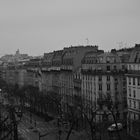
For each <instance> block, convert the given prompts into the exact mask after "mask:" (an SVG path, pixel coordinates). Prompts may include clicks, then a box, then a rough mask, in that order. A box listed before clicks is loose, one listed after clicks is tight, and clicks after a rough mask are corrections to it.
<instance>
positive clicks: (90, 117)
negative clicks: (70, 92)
mask: <svg viewBox="0 0 140 140" xmlns="http://www.w3.org/2000/svg"><path fill="white" fill-rule="evenodd" d="M0 88H3V89H4V90H6V92H7V93H9V94H8V96H13V97H14V98H15V99H16V102H17V103H18V104H20V107H21V109H22V110H23V109H25V107H27V108H29V110H30V111H32V112H34V113H37V114H38V115H41V116H43V117H45V118H46V119H48V116H49V115H48V113H49V114H52V115H53V116H57V117H58V118H59V120H58V121H59V122H63V120H65V121H68V122H69V124H70V126H69V129H68V131H67V136H66V140H69V137H70V135H71V132H72V130H73V129H75V128H78V122H79V121H81V122H80V123H83V122H85V123H86V124H87V125H86V126H87V128H86V129H87V130H88V133H89V136H90V138H91V140H94V139H95V138H96V134H97V132H99V133H100V134H101V131H100V130H101V129H100V128H99V127H100V125H99V123H98V122H97V121H96V119H97V116H99V115H101V116H102V118H103V120H105V122H106V120H107V118H108V115H111V116H112V118H113V120H114V123H115V124H116V126H117V119H116V114H115V112H116V105H115V104H114V103H113V102H112V100H111V97H110V96H105V97H104V98H102V99H101V98H99V99H98V102H97V103H92V104H91V103H89V104H86V105H85V104H84V101H83V99H82V98H81V96H77V95H75V96H74V97H73V104H71V105H70V104H69V103H67V102H62V97H61V95H59V94H58V93H57V92H54V91H50V92H48V93H45V94H44V93H43V92H40V91H39V89H38V88H36V87H33V86H26V87H22V88H19V87H18V85H14V86H11V85H7V84H6V83H5V82H4V81H3V84H1V82H0ZM64 104H65V105H66V106H67V112H65V111H64V110H63V105H64ZM104 107H106V110H104ZM89 112H90V113H89ZM101 112H102V114H100V113H101ZM65 116H67V117H65ZM66 118H67V120H66ZM103 120H101V121H103ZM117 129H118V127H117ZM117 133H118V138H119V139H121V137H120V134H119V131H117Z"/></svg>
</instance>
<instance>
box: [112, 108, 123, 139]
mask: <svg viewBox="0 0 140 140" xmlns="http://www.w3.org/2000/svg"><path fill="white" fill-rule="evenodd" d="M111 114H112V116H113V119H114V123H115V125H116V128H117V135H118V139H119V140H121V136H120V133H119V129H118V125H117V120H116V117H115V115H114V113H113V111H111Z"/></svg>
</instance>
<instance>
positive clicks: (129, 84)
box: [128, 77, 131, 85]
mask: <svg viewBox="0 0 140 140" xmlns="http://www.w3.org/2000/svg"><path fill="white" fill-rule="evenodd" d="M128 80H129V85H131V78H130V77H129V78H128Z"/></svg>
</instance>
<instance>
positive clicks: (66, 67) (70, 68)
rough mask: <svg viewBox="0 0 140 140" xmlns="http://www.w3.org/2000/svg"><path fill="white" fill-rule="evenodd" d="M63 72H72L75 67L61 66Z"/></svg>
mask: <svg viewBox="0 0 140 140" xmlns="http://www.w3.org/2000/svg"><path fill="white" fill-rule="evenodd" d="M61 70H62V71H72V70H73V66H72V65H62V66H61Z"/></svg>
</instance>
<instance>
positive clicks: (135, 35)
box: [0, 0, 140, 56]
mask: <svg viewBox="0 0 140 140" xmlns="http://www.w3.org/2000/svg"><path fill="white" fill-rule="evenodd" d="M139 4H140V2H139V1H138V0H133V1H132V0H123V1H122V0H118V1H115V0H106V1H101V0H98V1H97V0H86V1H85V0H82V1H80V0H77V1H74V0H71V1H64V0H61V1H56V0H53V1H52V0H51V1H50V0H47V1H45V0H41V1H37V0H34V1H33V0H30V1H17V0H13V1H10V0H7V1H1V2H0V25H1V26H0V31H1V32H0V38H1V41H0V46H1V47H0V56H3V55H5V54H14V53H15V51H16V50H17V49H20V52H21V53H28V54H29V55H34V56H35V55H43V53H44V52H51V51H54V50H60V49H63V48H64V47H69V46H71V45H72V46H77V45H87V44H90V45H98V46H99V49H103V50H105V51H109V50H111V49H113V48H116V49H119V46H120V45H119V42H123V47H132V46H134V44H135V43H139V36H140V29H139V28H138V27H139V24H140V9H139ZM87 38H88V40H87Z"/></svg>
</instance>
